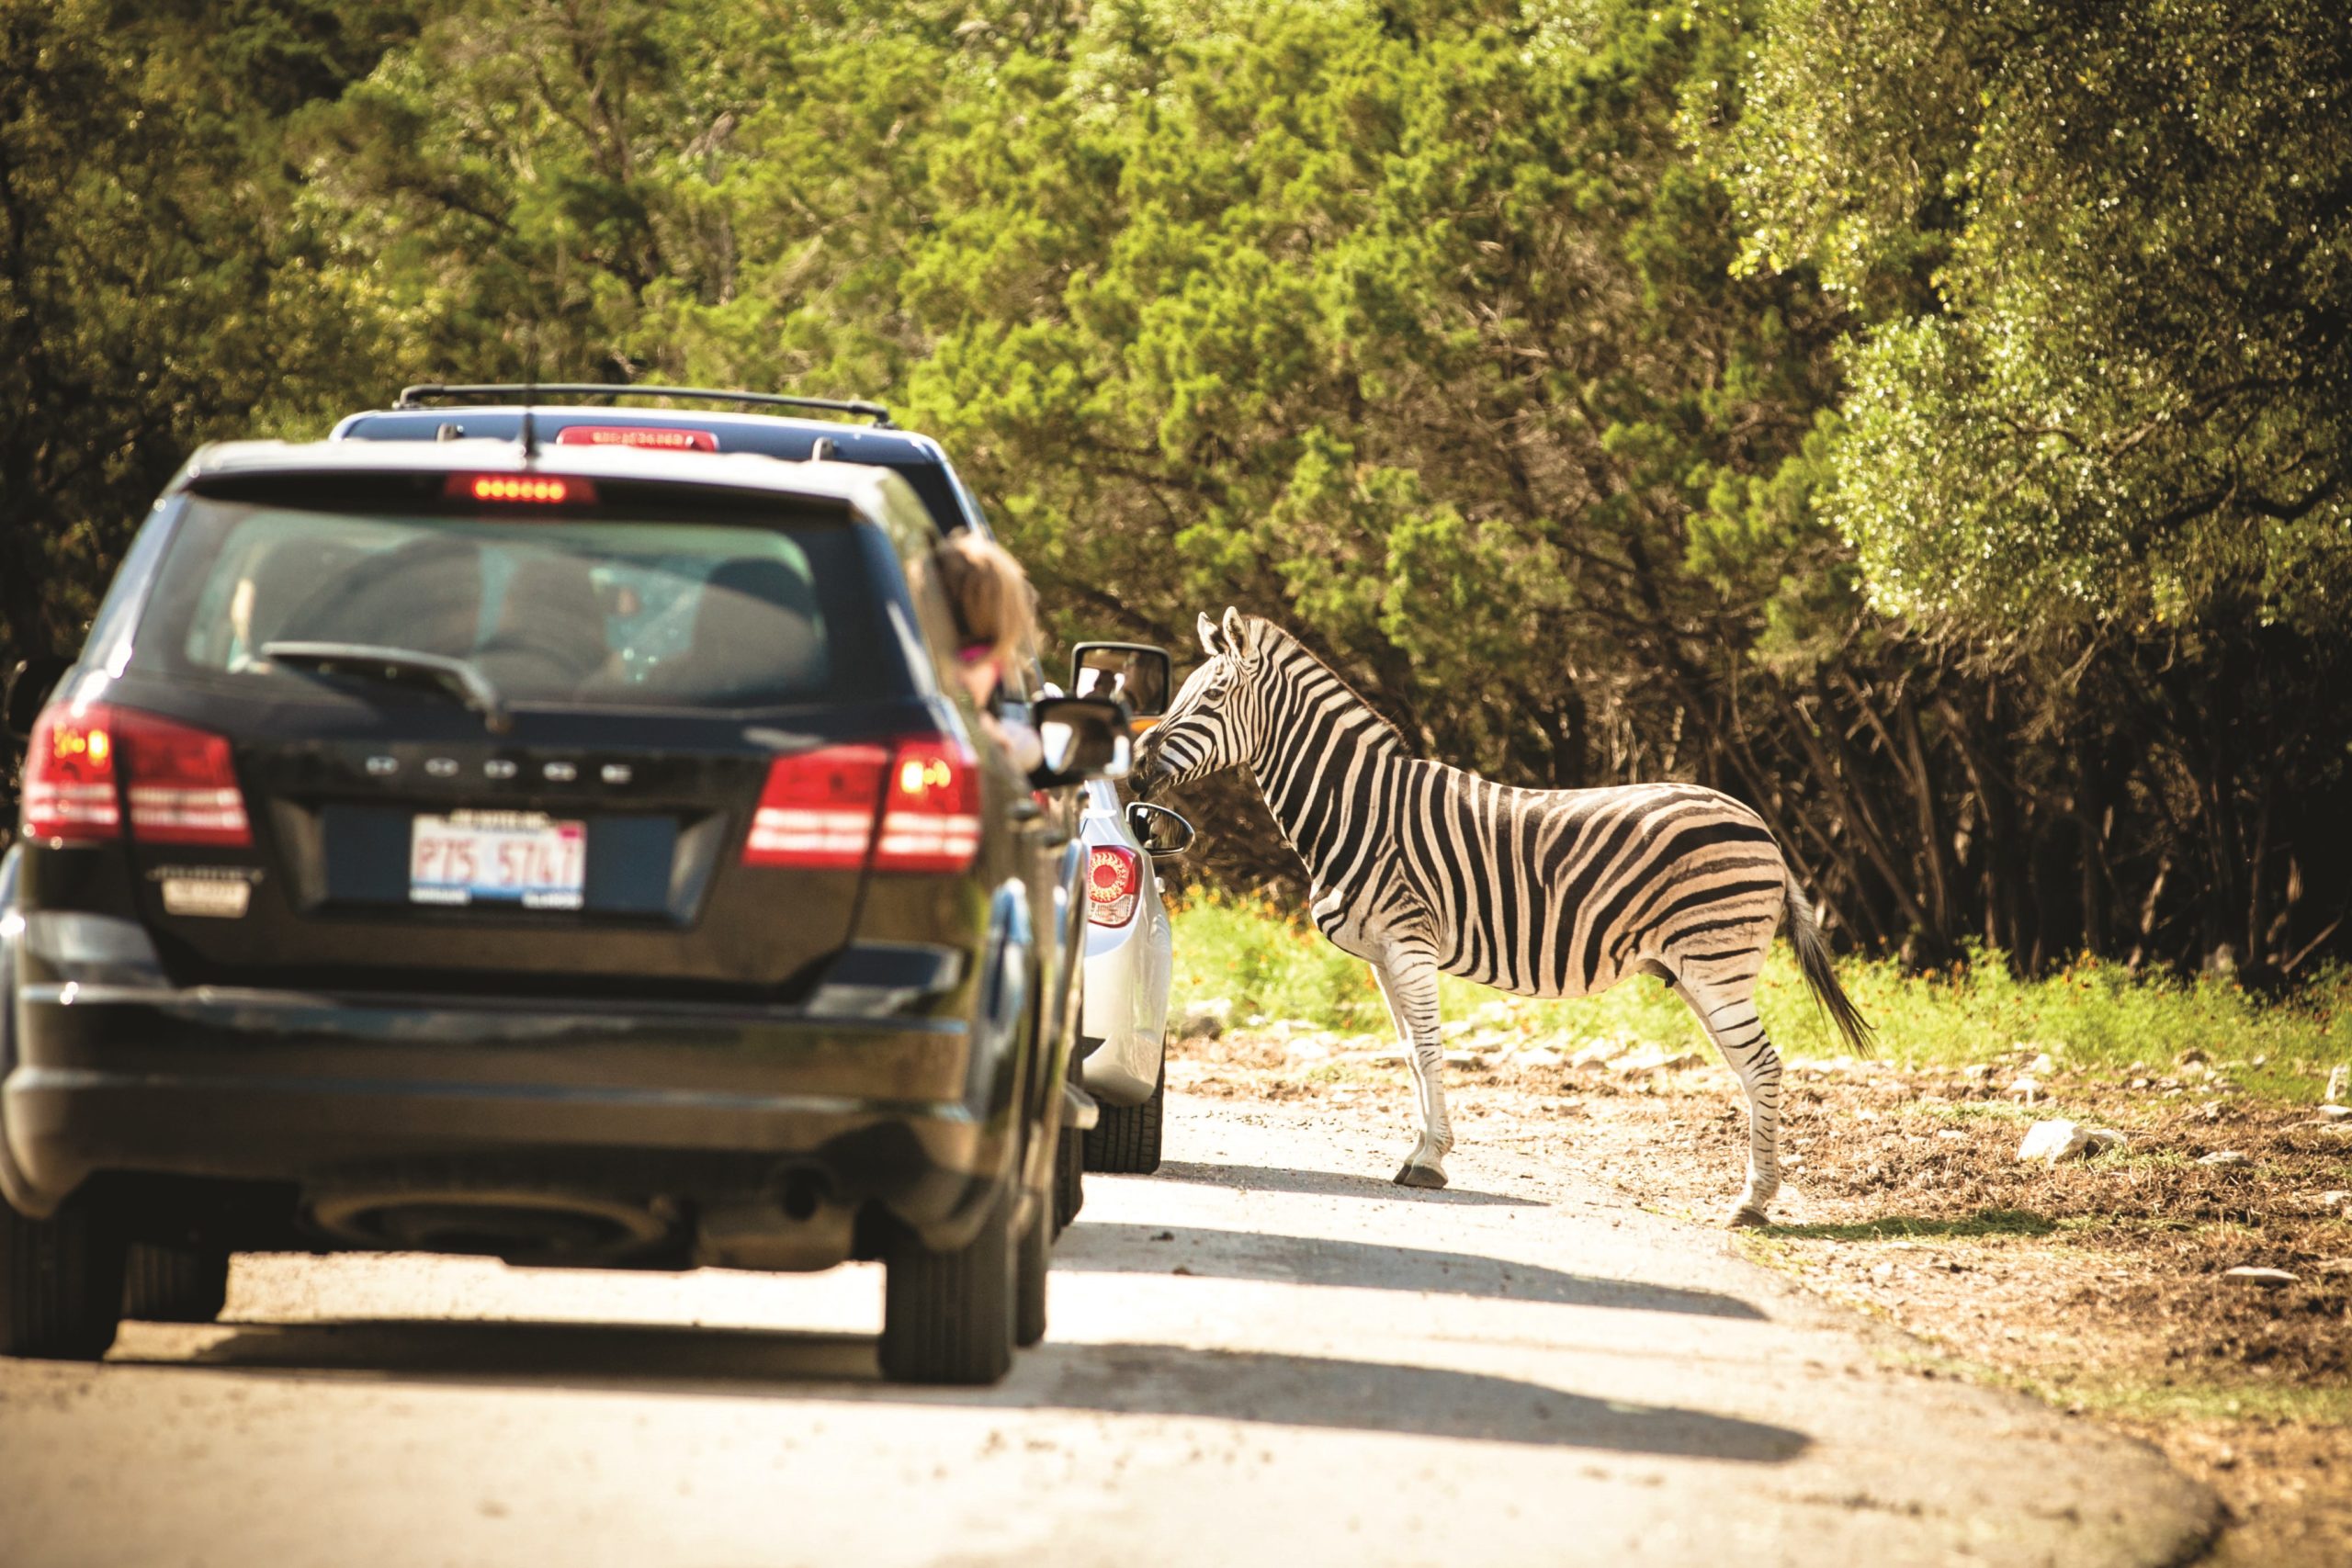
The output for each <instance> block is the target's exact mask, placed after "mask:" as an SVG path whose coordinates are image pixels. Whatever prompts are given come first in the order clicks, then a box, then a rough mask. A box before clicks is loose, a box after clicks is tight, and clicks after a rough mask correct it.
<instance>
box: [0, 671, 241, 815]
mask: <svg viewBox="0 0 2352 1568" xmlns="http://www.w3.org/2000/svg"><path fill="white" fill-rule="evenodd" d="M118 789H119V794H118ZM125 798H127V799H128V800H129V802H130V836H131V837H132V838H133V839H136V840H139V841H140V842H141V843H148V844H226V845H231V846H243V845H246V844H250V843H252V842H253V841H254V836H253V827H252V824H251V823H250V822H248V821H247V820H246V818H245V797H244V795H243V794H242V793H241V792H240V791H239V790H238V788H237V773H236V769H235V767H234V766H233V765H232V762H231V760H230V754H229V742H228V741H227V740H226V739H223V738H221V737H220V736H218V735H214V734H212V733H211V732H210V731H209V730H202V729H197V728H192V727H191V726H188V725H185V724H180V723H178V722H176V721H175V720H172V719H168V718H158V717H156V716H154V715H153V714H148V713H141V712H139V711H138V710H137V709H136V708H121V707H115V706H113V705H110V704H107V703H92V704H90V705H87V706H85V707H82V708H72V707H67V706H65V705H62V704H51V705H50V706H49V707H47V708H45V709H43V710H42V712H41V716H40V719H39V720H37V721H36V722H35V724H34V725H33V736H32V747H31V750H29V751H28V753H27V755H26V759H25V792H24V831H25V836H26V837H28V838H38V839H60V840H67V841H69V842H71V841H80V842H84V843H90V842H96V841H99V840H107V839H112V838H116V837H119V835H120V834H121V831H122V807H121V804H120V802H121V801H122V800H123V799H125Z"/></svg>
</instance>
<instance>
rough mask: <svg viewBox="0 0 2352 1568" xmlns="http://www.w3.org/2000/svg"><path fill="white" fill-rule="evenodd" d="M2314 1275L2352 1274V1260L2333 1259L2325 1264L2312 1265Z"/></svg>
mask: <svg viewBox="0 0 2352 1568" xmlns="http://www.w3.org/2000/svg"><path fill="white" fill-rule="evenodd" d="M2312 1273H2314V1274H2352V1258H2329V1259H2328V1260H2327V1261H2326V1262H2324V1263H2314V1264H2313V1265H2312Z"/></svg>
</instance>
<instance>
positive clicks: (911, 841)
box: [874, 735, 980, 871]
mask: <svg viewBox="0 0 2352 1568" xmlns="http://www.w3.org/2000/svg"><path fill="white" fill-rule="evenodd" d="M979 851H980V780H979V772H978V762H977V761H976V760H975V759H974V757H973V756H972V754H971V753H970V752H969V751H967V750H964V748H963V747H962V746H960V745H958V744H957V743H956V742H955V741H952V740H950V739H947V738H946V737H944V736H941V735H924V736H918V737H916V738H915V739H910V740H901V741H899V749H898V751H897V752H896V754H894V755H893V756H892V757H891V759H890V777H889V780H888V783H887V784H885V785H884V787H883V794H882V837H881V839H880V840H879V841H877V842H876V844H875V846H874V869H875V870H876V871H964V870H967V869H968V868H969V867H970V865H971V863H972V858H973V857H974V856H975V855H977V854H978V853H979Z"/></svg>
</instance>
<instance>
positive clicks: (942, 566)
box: [937, 533, 1037, 662]
mask: <svg viewBox="0 0 2352 1568" xmlns="http://www.w3.org/2000/svg"><path fill="white" fill-rule="evenodd" d="M937 559H938V561H939V586H940V587H941V588H942V589H943V590H944V591H945V592H946V594H947V603H948V604H949V605H950V606H951V607H953V608H954V610H955V612H956V623H957V625H958V626H960V627H961V628H962V630H963V633H964V636H965V637H967V638H968V639H969V640H971V641H973V642H984V643H986V644H988V645H989V651H990V652H991V653H993V654H995V655H996V656H997V657H998V658H999V659H1000V660H1006V661H1008V662H1009V661H1012V660H1017V659H1021V658H1023V657H1024V656H1026V655H1027V653H1028V652H1029V649H1030V648H1031V646H1032V645H1033V644H1035V642H1036V640H1037V595H1036V592H1035V590H1034V589H1032V588H1031V587H1030V586H1029V574H1028V573H1026V572H1024V571H1023V570H1021V563H1020V562H1019V561H1017V560H1014V559H1013V558H1012V554H1011V552H1010V551H1008V550H1006V549H1005V547H1003V546H1002V545H1000V544H998V543H997V542H996V541H995V540H993V539H984V538H982V537H980V536H978V534H971V533H965V534H958V535H956V536H955V537H953V538H951V539H949V540H948V541H947V542H946V543H945V544H944V545H942V546H940V547H939V549H938V552H937Z"/></svg>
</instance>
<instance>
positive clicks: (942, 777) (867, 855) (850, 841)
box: [743, 735, 980, 872]
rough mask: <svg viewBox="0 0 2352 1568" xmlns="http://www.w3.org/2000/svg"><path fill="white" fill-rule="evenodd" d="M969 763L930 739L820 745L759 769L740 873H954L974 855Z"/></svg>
mask: <svg viewBox="0 0 2352 1568" xmlns="http://www.w3.org/2000/svg"><path fill="white" fill-rule="evenodd" d="M974 767H975V761H974V759H973V757H972V756H971V754H970V753H969V752H967V751H966V750H964V749H963V748H962V747H961V746H959V745H957V744H956V743H955V742H953V741H951V740H948V739H945V738H944V737H942V736H936V735H925V736H918V737H915V738H913V739H907V740H901V741H899V743H898V744H897V745H896V746H895V747H891V748H887V749H886V748H884V747H882V746H877V745H850V746H827V747H824V748H822V749H821V750H815V751H803V752H801V753H800V754H798V755H797V756H792V757H778V758H777V759H776V760H775V761H773V762H771V763H769V764H768V779H767V785H766V787H765V788H764V789H763V790H762V791H761V792H760V805H759V809H758V810H757V811H756V812H754V813H753V815H752V832H751V836H750V838H748V839H747V840H744V843H743V863H744V864H746V865H775V866H797V867H800V868H802V869H804V870H834V871H854V870H856V869H858V868H860V867H862V866H865V864H867V863H868V862H869V860H870V861H871V863H872V865H873V867H874V869H875V870H876V871H945V872H955V871H963V870H965V869H967V867H969V866H970V865H971V863H972V859H973V857H974V856H975V855H977V854H978V852H979V847H980V818H979V811H978V795H979V781H978V775H977V774H976V773H975V772H974Z"/></svg>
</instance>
